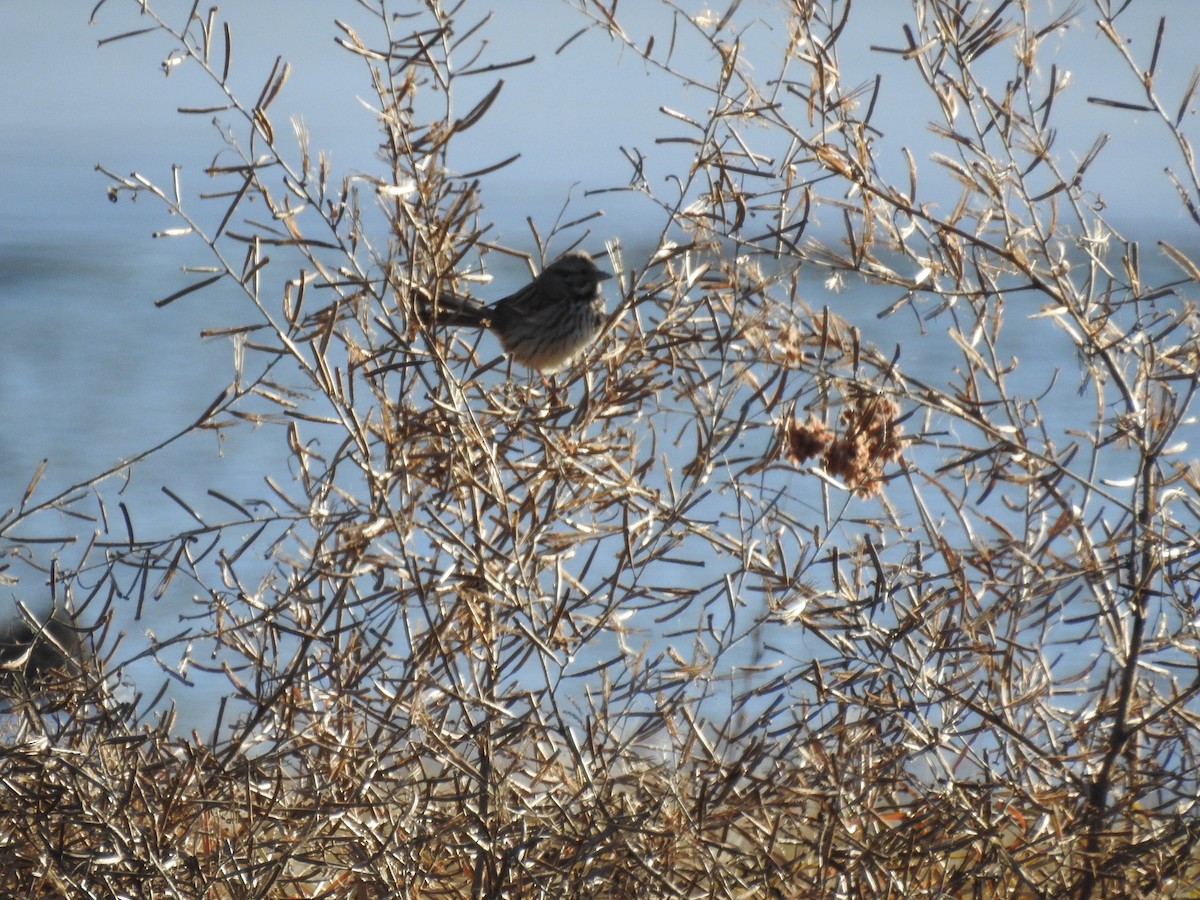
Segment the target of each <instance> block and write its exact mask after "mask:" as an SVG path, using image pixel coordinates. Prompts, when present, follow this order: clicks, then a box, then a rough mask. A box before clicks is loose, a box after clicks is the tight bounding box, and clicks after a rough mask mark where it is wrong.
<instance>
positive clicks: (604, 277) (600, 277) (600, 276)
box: [596, 269, 613, 281]
mask: <svg viewBox="0 0 1200 900" xmlns="http://www.w3.org/2000/svg"><path fill="white" fill-rule="evenodd" d="M612 277H613V274H612V272H605V271H604V270H603V269H597V270H596V280H597V281H608V279H610V278H612Z"/></svg>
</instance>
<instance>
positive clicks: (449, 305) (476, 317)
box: [418, 294, 492, 328]
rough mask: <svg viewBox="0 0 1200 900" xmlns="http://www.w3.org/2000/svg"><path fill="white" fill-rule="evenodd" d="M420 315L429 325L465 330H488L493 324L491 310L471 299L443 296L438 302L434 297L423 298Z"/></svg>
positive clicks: (419, 306) (419, 309)
mask: <svg viewBox="0 0 1200 900" xmlns="http://www.w3.org/2000/svg"><path fill="white" fill-rule="evenodd" d="M418 314H419V315H420V317H421V320H422V321H423V322H425V323H426V324H428V325H451V326H459V327H463V328H487V327H488V325H490V324H491V321H492V315H491V310H489V309H488V308H487V307H486V306H484V305H483V304H482V303H480V302H479V301H478V300H472V299H471V298H470V297H459V296H457V295H455V294H442V295H441V296H440V297H439V298H438V299H437V301H436V302H434V300H433V298H432V297H425V296H422V297H421V302H420V303H419V304H418Z"/></svg>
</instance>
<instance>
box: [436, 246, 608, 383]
mask: <svg viewBox="0 0 1200 900" xmlns="http://www.w3.org/2000/svg"><path fill="white" fill-rule="evenodd" d="M611 277H612V275H611V274H610V273H608V272H605V271H602V270H601V269H598V268H597V267H596V264H595V263H594V262H592V258H591V257H590V256H588V255H587V254H586V253H579V252H573V253H567V254H565V255H563V256H560V257H559V258H558V259H556V260H555V261H554V262H552V263H551V264H550V265H548V266H546V268H545V269H543V270H542V273H541V274H540V275H538V277H537V278H535V279H534V280H533V281H531V282H530V283H529V284H527V285H526V286H525V287H523V288H521V290H519V291H517V292H516V293H515V294H510V295H509V296H507V297H504V298H503V299H501V300H497V301H496V302H495V303H492V304H490V305H484V304H483V303H480V302H479V301H476V300H468V299H463V298H457V297H453V298H444V299H443V300H442V301H441V303H440V304H439V308H438V311H437V316H436V318H435V320H434V321H435V322H436V323H437V324H439V325H455V326H463V327H468V328H490V329H491V330H492V331H494V332H495V333H496V336H497V337H498V338H499V339H500V345H501V346H502V347H503V348H504V352H505V353H507V354H508V355H509V357H510V358H511V359H512V360H513V361H514V362H518V363H520V364H521V365H523V366H526V367H528V368H530V369H536V370H537V371H539V372H543V373H550V372H556V371H558V370H559V369H561V368H562V367H563V366H565V365H567V363H569V362H570V361H571V360H572V359H573V358H574V357H575V356H576V355H577V354H578V353H579V352H580V351H582V350H584V349H585V348H586V347H587V346H588V345H589V344H591V342H592V341H594V340H595V339H596V335H598V334H599V333H600V328H601V326H602V325H603V324H604V319H605V313H604V298H603V296H602V295H601V293H600V283H601V282H602V281H604V280H605V279H608V278H611Z"/></svg>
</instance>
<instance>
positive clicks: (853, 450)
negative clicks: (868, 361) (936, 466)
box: [785, 396, 903, 497]
mask: <svg viewBox="0 0 1200 900" xmlns="http://www.w3.org/2000/svg"><path fill="white" fill-rule="evenodd" d="M899 412H900V407H899V405H898V404H897V403H896V402H895V401H894V400H890V399H888V398H886V397H878V396H862V397H859V398H857V399H856V400H855V401H854V402H853V404H852V405H851V406H848V407H847V408H846V409H844V410H842V415H841V419H842V423H843V424H844V426H845V428H844V431H843V433H842V434H841V435H840V436H839V435H837V434H836V433H835V432H833V431H831V430H830V429H829V428H828V427H827V426H826V425H825V423H824V422H821V421H820V420H818V419H817V418H816V417H815V416H813V415H811V414H810V415H809V417H808V421H806V422H800V421H798V420H796V419H792V420H791V421H789V422H788V423H787V424H786V426H785V427H786V429H787V433H786V441H787V449H786V453H787V458H788V459H789V460H790V461H791V462H793V463H795V464H796V465H800V464H801V463H804V462H807V461H808V460H810V459H815V458H816V457H818V456H822V457H823V463H824V466H825V471H826V472H828V473H829V474H830V475H833V476H835V477H837V478H840V479H841V480H842V481H844V482H845V483H846V484H848V485H851V487H852V488H853V489H854V491H855V493H857V494H858V495H859V496H860V497H870V496H873V495H874V494H876V493H878V492H879V490H880V485H881V484H882V483H883V481H882V478H883V467H884V466H885V465H886V464H887V463H889V462H892V461H894V460H896V459H899V458H900V452H901V450H902V449H903V441H902V439H901V437H900V433H901V430H902V429H901V427H900V426H899V425H897V424H896V423H895V419H896V416H897V415H898V414H899Z"/></svg>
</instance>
